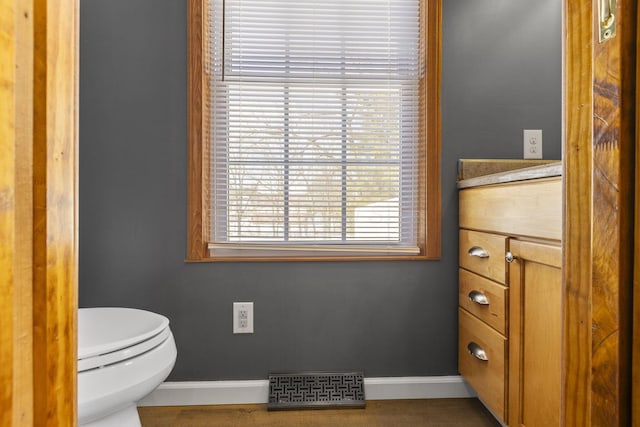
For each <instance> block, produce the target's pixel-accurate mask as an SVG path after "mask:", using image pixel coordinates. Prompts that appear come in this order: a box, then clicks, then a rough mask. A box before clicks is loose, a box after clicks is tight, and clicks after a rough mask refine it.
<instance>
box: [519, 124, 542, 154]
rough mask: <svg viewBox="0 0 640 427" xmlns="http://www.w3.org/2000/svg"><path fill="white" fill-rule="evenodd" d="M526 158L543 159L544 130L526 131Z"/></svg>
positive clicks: (524, 131)
mask: <svg viewBox="0 0 640 427" xmlns="http://www.w3.org/2000/svg"><path fill="white" fill-rule="evenodd" d="M523 134H524V158H525V159H541V158H542V129H524V130H523Z"/></svg>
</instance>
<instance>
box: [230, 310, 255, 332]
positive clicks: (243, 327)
mask: <svg viewBox="0 0 640 427" xmlns="http://www.w3.org/2000/svg"><path fill="white" fill-rule="evenodd" d="M233 333H234V334H252V333H253V303H252V302H234V303H233Z"/></svg>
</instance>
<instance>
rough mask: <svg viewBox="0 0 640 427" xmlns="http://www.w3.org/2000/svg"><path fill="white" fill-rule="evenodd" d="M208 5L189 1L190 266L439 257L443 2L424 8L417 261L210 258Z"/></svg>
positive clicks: (430, 2)
mask: <svg viewBox="0 0 640 427" xmlns="http://www.w3.org/2000/svg"><path fill="white" fill-rule="evenodd" d="M207 1H209V0H188V4H187V20H188V21H187V31H188V73H187V74H188V95H187V102H188V118H187V123H188V163H187V165H188V166H187V167H188V173H187V174H188V176H187V182H188V194H187V197H188V199H187V209H188V216H187V258H186V260H187V261H194V262H199V261H315V260H328V261H348V260H427V259H439V258H440V255H441V245H442V244H441V242H442V239H441V196H440V192H441V190H440V146H441V143H440V139H441V128H440V76H441V66H440V64H441V46H442V41H441V40H442V39H441V27H442V11H441V9H442V7H441V0H423V1H424V5H425V6H426V7H423V8H421V16H420V20H421V26H422V28H425V29H426V30H425V31H422V38H423V39H422V40H421V46H423V49H424V52H422V54H423V55H424V60H425V62H426V64H425V70H426V71H425V77H424V78H423V79H421V81H420V87H419V90H420V96H421V99H420V123H419V129H420V144H419V145H420V146H419V157H420V161H421V164H420V168H419V176H418V181H419V184H418V186H419V189H418V193H419V195H420V199H419V201H418V206H419V208H418V209H419V212H418V236H417V237H418V239H417V242H418V247H419V248H420V253H419V254H418V255H409V256H407V255H385V256H352V255H345V256H339V257H337V256H291V257H281V256H278V257H275V256H274V257H211V256H210V255H209V249H208V238H209V236H210V233H209V231H210V225H209V219H208V218H207V212H206V209H205V208H204V207H205V206H207V204H208V203H209V201H210V193H209V182H210V176H209V169H210V168H209V148H208V146H207V142H206V141H207V140H208V138H209V135H210V132H209V128H208V126H209V125H208V123H207V120H206V117H208V114H209V111H208V110H207V102H206V100H207V98H208V96H209V93H210V92H209V91H210V85H209V78H208V75H207V74H206V72H205V70H204V67H203V66H204V59H205V55H206V54H207V53H206V52H207V46H208V36H207V27H206V25H205V24H206V22H207V16H206V13H207V8H206V7H205V5H206V2H207Z"/></svg>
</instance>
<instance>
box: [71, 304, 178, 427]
mask: <svg viewBox="0 0 640 427" xmlns="http://www.w3.org/2000/svg"><path fill="white" fill-rule="evenodd" d="M176 354H177V352H176V345H175V342H174V340H173V334H172V333H171V330H170V329H169V320H168V319H167V318H166V317H164V316H161V315H159V314H156V313H152V312H149V311H144V310H138V309H132V308H115V307H101V308H81V309H79V310H78V424H79V425H81V426H91V427H115V426H118V427H134V426H135V427H139V426H140V418H139V417H138V411H137V409H136V403H137V402H138V401H139V400H140V399H142V398H143V397H145V396H146V395H148V394H149V393H151V392H152V391H153V390H154V389H155V388H156V387H158V385H160V383H162V381H164V380H165V379H166V378H167V376H168V375H169V373H170V372H171V370H172V369H173V365H174V364H175V361H176Z"/></svg>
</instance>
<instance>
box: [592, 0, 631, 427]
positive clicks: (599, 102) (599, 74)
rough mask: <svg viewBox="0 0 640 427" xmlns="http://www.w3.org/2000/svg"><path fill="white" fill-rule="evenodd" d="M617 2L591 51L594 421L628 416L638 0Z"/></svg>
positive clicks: (619, 422) (614, 422)
mask: <svg viewBox="0 0 640 427" xmlns="http://www.w3.org/2000/svg"><path fill="white" fill-rule="evenodd" d="M617 6H618V10H617V13H616V18H617V35H616V37H614V38H613V39H611V40H609V41H607V42H605V43H596V42H594V51H593V55H594V65H593V67H594V75H593V77H594V78H593V90H594V99H593V104H594V106H593V114H594V118H595V120H594V128H593V151H592V153H593V158H592V163H593V176H592V179H591V182H592V186H593V187H592V192H593V193H592V194H593V207H592V212H593V214H592V215H593V216H592V220H593V224H592V233H593V241H592V242H593V243H592V268H593V270H592V273H593V282H592V292H591V298H592V313H591V315H592V328H591V329H592V343H591V347H592V367H591V372H592V382H591V390H592V400H591V404H592V408H591V409H592V410H591V424H592V425H593V426H601V425H608V426H628V425H629V423H630V409H629V408H630V406H629V403H630V400H629V398H630V393H629V387H630V360H629V358H628V355H629V354H630V336H631V323H630V317H629V315H630V308H631V305H632V303H631V301H632V300H631V297H632V295H631V286H630V284H631V280H632V265H633V255H632V254H633V252H632V251H633V239H632V235H631V234H630V233H629V230H631V227H632V226H633V219H632V218H633V172H632V167H633V166H632V165H633V158H634V156H633V153H634V147H633V144H634V137H635V135H634V132H635V130H634V126H635V121H634V119H635V116H634V113H633V111H634V109H635V58H636V52H635V41H636V7H637V2H636V1H630V0H626V1H618V2H617ZM622 11H624V12H622Z"/></svg>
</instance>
